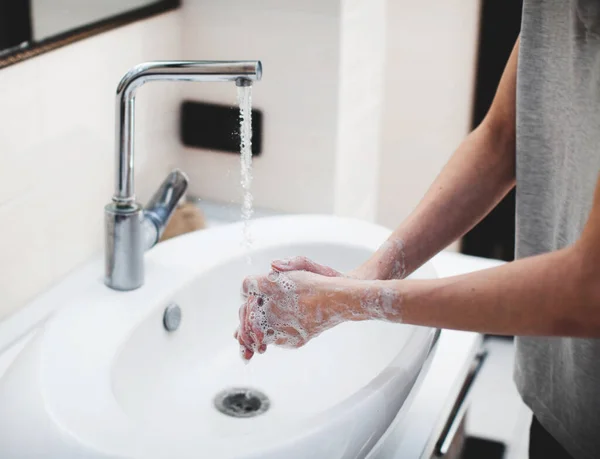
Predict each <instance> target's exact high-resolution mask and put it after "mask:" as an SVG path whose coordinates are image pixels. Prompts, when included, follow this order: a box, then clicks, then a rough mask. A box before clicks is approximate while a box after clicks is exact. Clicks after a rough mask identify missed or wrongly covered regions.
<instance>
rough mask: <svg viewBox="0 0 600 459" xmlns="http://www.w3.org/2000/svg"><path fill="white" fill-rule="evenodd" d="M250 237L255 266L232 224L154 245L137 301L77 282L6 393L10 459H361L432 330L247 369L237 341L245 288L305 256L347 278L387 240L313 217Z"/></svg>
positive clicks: (346, 333) (27, 351)
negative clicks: (277, 264) (273, 266)
mask: <svg viewBox="0 0 600 459" xmlns="http://www.w3.org/2000/svg"><path fill="white" fill-rule="evenodd" d="M251 232H252V235H253V245H252V249H251V252H250V255H251V262H250V263H248V260H247V257H246V251H245V249H244V246H243V241H242V227H241V223H233V224H228V225H224V226H219V227H215V228H211V229H207V230H202V231H197V232H194V233H190V234H187V235H183V236H180V237H176V238H173V239H170V240H168V241H165V242H163V243H160V244H158V245H157V246H156V247H154V248H153V249H152V250H150V251H149V252H148V253H147V254H146V257H145V259H146V276H145V283H144V285H143V286H142V287H141V288H139V289H136V290H133V291H129V292H118V291H115V290H112V289H109V288H107V287H106V286H105V285H104V284H103V280H102V272H101V271H98V272H97V275H96V276H95V277H94V276H89V279H87V281H86V282H84V283H83V284H82V282H81V276H76V274H73V275H72V276H70V277H69V278H67V279H65V280H64V281H63V282H62V284H61V288H62V289H63V290H65V286H68V285H69V283H70V282H71V283H73V284H75V283H77V285H73V289H72V291H73V292H74V293H73V295H72V296H71V297H65V298H64V302H63V305H62V306H61V308H60V309H59V310H58V311H57V312H56V313H55V314H54V316H53V317H52V318H51V319H50V320H49V321H48V322H46V323H45V324H44V326H43V327H42V328H41V329H40V330H39V331H38V332H37V333H36V334H35V335H34V336H33V337H32V338H31V340H30V341H29V343H28V344H27V345H26V346H25V347H24V349H23V350H22V351H21V352H20V354H19V355H18V356H17V358H16V359H15V360H14V362H13V363H12V365H11V366H10V367H9V368H8V370H7V371H6V373H5V374H4V376H3V377H2V379H0V406H2V416H0V457H10V458H12V459H18V458H31V457H57V458H58V457H60V458H61V459H70V458H143V459H154V458H156V459H158V458H165V459H166V458H199V457H206V458H211V459H217V458H273V459H274V458H284V457H285V458H292V459H296V458H298V459H300V458H304V459H305V458H307V457H313V458H327V459H335V458H362V457H365V456H366V455H367V453H368V451H369V450H370V448H372V446H373V445H374V444H375V443H376V442H377V440H378V439H379V438H380V437H381V435H382V434H383V433H384V432H385V431H386V429H387V428H388V426H389V425H390V423H391V422H392V420H393V419H394V418H395V417H396V415H397V414H398V412H399V410H400V408H401V407H402V405H403V403H404V401H405V400H406V398H407V396H408V394H409V393H410V391H411V389H412V388H413V385H414V382H415V379H416V378H417V376H418V375H419V372H420V371H421V368H422V366H423V363H424V361H425V359H426V357H427V355H428V353H429V352H430V351H431V348H432V343H433V341H434V336H435V332H436V331H435V330H433V329H429V328H422V327H413V326H408V325H398V324H391V323H385V322H374V321H373V322H360V323H347V324H342V325H340V326H338V327H335V328H334V329H332V330H329V331H327V332H325V333H323V334H322V335H321V336H319V337H318V338H316V339H314V340H313V341H311V342H309V343H308V344H307V345H306V346H305V347H303V348H301V349H297V350H290V349H281V348H276V347H272V348H271V347H270V348H269V349H268V351H267V352H266V353H265V354H264V355H257V356H255V357H254V358H253V359H252V361H251V362H250V363H249V364H244V362H243V361H242V359H241V357H240V353H239V347H238V345H237V342H236V341H235V340H234V339H233V332H234V330H235V328H236V326H237V323H238V317H237V311H238V308H239V306H240V303H241V299H240V286H241V281H242V279H243V278H244V277H245V276H246V275H248V274H253V273H265V272H266V271H267V270H268V269H269V263H270V261H271V260H272V259H274V258H279V257H287V256H293V255H306V256H308V257H310V258H313V259H314V260H316V261H318V262H321V263H324V264H328V265H331V266H332V267H334V268H336V269H338V270H340V271H345V270H349V269H351V268H353V267H355V266H356V265H357V264H359V263H361V262H362V261H364V260H365V259H366V258H367V257H368V256H369V255H370V254H371V253H372V252H373V251H374V250H376V249H377V247H379V245H380V244H381V243H382V242H383V241H384V240H385V239H386V238H387V236H388V235H389V230H387V229H385V228H383V227H379V226H377V225H373V224H370V223H366V222H362V221H355V220H350V219H342V218H337V217H332V216H310V215H307V216H285V217H266V218H261V219H257V220H254V221H253V222H252V226H251ZM411 277H413V278H431V277H435V271H434V270H433V268H432V267H431V265H429V264H427V265H425V266H423V267H422V268H421V269H420V270H418V271H417V272H416V273H414V274H413V275H412V276H411ZM65 291H68V289H66V290H65ZM177 319H180V320H177ZM165 323H166V324H167V325H168V327H166V326H165ZM167 328H169V330H168V329H167Z"/></svg>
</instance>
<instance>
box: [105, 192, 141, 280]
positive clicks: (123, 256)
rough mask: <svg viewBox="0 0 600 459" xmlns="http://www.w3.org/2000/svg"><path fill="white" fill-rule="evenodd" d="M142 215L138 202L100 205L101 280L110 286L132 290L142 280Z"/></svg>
mask: <svg viewBox="0 0 600 459" xmlns="http://www.w3.org/2000/svg"><path fill="white" fill-rule="evenodd" d="M143 218H144V215H143V208H142V206H141V205H139V204H138V203H133V204H131V205H129V206H117V205H116V204H115V203H111V204H108V205H107V206H106V207H105V208H104V224H105V229H106V231H105V234H106V241H105V244H104V250H105V257H104V259H105V265H104V283H105V284H106V285H107V286H108V287H110V288H112V289H115V290H134V289H136V288H138V287H141V286H142V284H143V283H144V249H145V248H144V230H143V227H142V222H143ZM117 249H118V250H117Z"/></svg>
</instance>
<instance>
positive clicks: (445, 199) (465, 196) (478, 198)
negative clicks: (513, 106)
mask: <svg viewBox="0 0 600 459" xmlns="http://www.w3.org/2000/svg"><path fill="white" fill-rule="evenodd" d="M514 181H515V172H514V138H512V136H511V135H510V134H509V135H502V133H499V132H494V131H493V129H492V128H491V127H490V126H488V125H487V124H482V125H481V126H479V127H478V128H477V129H476V130H475V131H473V132H472V133H471V134H470V135H469V136H468V137H467V139H466V140H465V141H464V142H463V144H462V145H461V146H460V148H459V149H458V150H457V151H456V153H455V154H454V155H453V157H452V158H451V160H450V161H449V162H448V164H447V165H446V166H445V167H444V169H443V170H442V172H441V173H440V175H439V176H438V177H437V179H436V180H435V181H434V183H433V184H432V185H431V187H430V188H429V190H428V192H427V193H426V195H425V197H424V198H423V199H422V201H421V202H420V203H419V205H418V206H417V208H416V209H415V211H414V212H413V213H412V214H411V215H410V216H409V217H408V218H407V219H406V220H405V221H404V223H403V224H402V225H401V226H400V227H399V228H398V229H396V230H395V231H394V232H393V233H392V235H391V236H390V238H389V239H388V241H387V242H386V243H385V244H384V245H383V246H382V247H381V248H380V249H379V250H378V251H377V252H376V253H375V255H374V256H373V257H371V258H370V259H369V260H368V261H367V263H366V264H365V265H364V266H363V267H361V269H362V270H364V271H365V272H366V273H368V275H365V276H364V277H366V278H372V279H401V278H404V277H406V276H407V275H408V274H410V273H411V272H413V271H415V270H416V269H418V268H419V267H420V266H421V265H422V264H423V263H425V262H426V261H427V260H429V259H430V258H431V257H432V256H433V255H435V254H436V253H438V252H439V251H440V250H442V249H444V248H445V247H447V246H448V245H449V244H451V243H452V242H453V241H455V240H456V239H458V238H459V237H461V236H462V235H463V234H465V233H466V232H467V231H469V230H470V229H471V228H473V227H474V226H475V225H476V224H477V223H478V222H479V221H480V220H481V219H482V218H483V217H484V216H485V215H487V214H488V213H489V212H490V210H491V209H493V208H494V207H495V206H496V205H497V204H498V202H499V201H500V200H501V199H502V198H503V197H504V196H505V195H506V194H507V193H508V191H510V189H511V188H512V187H513V186H514Z"/></svg>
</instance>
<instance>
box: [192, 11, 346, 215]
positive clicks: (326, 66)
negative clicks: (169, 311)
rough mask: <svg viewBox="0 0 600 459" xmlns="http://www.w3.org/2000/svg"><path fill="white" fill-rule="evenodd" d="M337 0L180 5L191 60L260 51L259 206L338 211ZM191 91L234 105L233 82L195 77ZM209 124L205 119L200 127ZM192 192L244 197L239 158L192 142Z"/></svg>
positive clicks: (256, 94) (256, 99) (256, 55)
mask: <svg viewBox="0 0 600 459" xmlns="http://www.w3.org/2000/svg"><path fill="white" fill-rule="evenodd" d="M338 10H339V2H338V1H337V0H325V1H321V2H317V1H314V0H313V1H310V2H305V3H303V2H274V1H269V2H263V1H262V0H244V1H241V0H226V1H222V2H213V1H211V0H193V1H188V2H185V3H184V5H183V17H184V51H185V57H186V58H189V59H218V60H225V59H260V60H261V61H262V63H263V66H264V74H263V79H262V81H261V82H259V83H256V84H255V85H254V88H253V95H252V97H253V105H254V107H255V108H259V109H261V110H263V111H264V113H265V120H264V123H265V127H264V135H263V147H264V152H263V155H262V156H260V157H257V158H256V159H255V161H254V181H253V184H252V191H253V194H254V196H255V203H256V205H258V206H263V207H271V208H274V209H281V210H286V211H296V212H332V211H333V186H334V185H333V175H334V167H335V156H334V151H335V143H336V128H337V126H336V123H337V117H336V113H337V101H338V71H339V55H340V52H339V34H340V27H339V11H338ZM184 91H185V96H186V97H187V98H191V99H195V100H200V101H209V102H219V103H224V104H231V105H235V104H236V88H235V86H234V85H231V84H213V83H211V84H206V85H202V84H195V85H194V84H190V85H189V86H188V87H187V88H186V89H185V90H184ZM198 129H202V126H198ZM183 164H184V167H185V170H186V172H187V173H188V174H189V176H190V179H191V185H190V189H191V193H193V194H195V195H198V196H200V197H204V198H212V199H219V200H225V201H234V202H239V201H240V197H241V191H240V186H239V171H238V169H239V158H238V157H237V156H235V155H228V154H223V153H216V152H208V151H204V150H198V149H186V150H185V152H184V160H183Z"/></svg>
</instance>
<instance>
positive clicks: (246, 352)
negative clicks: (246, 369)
mask: <svg viewBox="0 0 600 459" xmlns="http://www.w3.org/2000/svg"><path fill="white" fill-rule="evenodd" d="M240 355H241V356H242V359H244V360H246V361H248V360H250V359H251V358H252V356H254V352H252V351H251V350H250V349H248V348H247V347H246V346H243V345H242V346H240Z"/></svg>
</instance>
